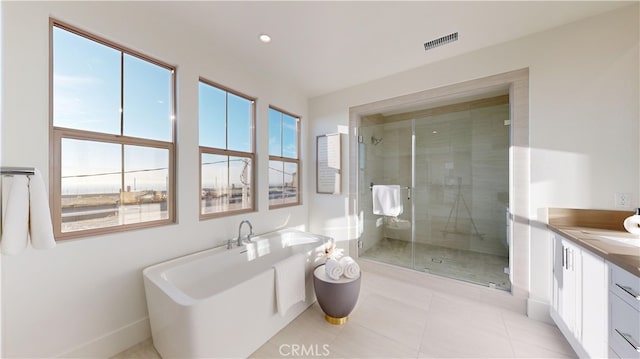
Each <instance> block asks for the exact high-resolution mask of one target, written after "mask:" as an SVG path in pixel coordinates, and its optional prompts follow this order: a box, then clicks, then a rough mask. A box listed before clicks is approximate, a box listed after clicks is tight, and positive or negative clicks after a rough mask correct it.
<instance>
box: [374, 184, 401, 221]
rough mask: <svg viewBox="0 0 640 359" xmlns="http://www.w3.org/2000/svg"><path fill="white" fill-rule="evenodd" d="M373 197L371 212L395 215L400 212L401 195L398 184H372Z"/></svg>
mask: <svg viewBox="0 0 640 359" xmlns="http://www.w3.org/2000/svg"><path fill="white" fill-rule="evenodd" d="M371 197H372V198H373V214H377V215H382V216H391V217H397V216H399V215H401V214H402V211H403V208H402V197H401V196H400V186H398V185H390V186H380V185H374V186H373V188H372V189H371Z"/></svg>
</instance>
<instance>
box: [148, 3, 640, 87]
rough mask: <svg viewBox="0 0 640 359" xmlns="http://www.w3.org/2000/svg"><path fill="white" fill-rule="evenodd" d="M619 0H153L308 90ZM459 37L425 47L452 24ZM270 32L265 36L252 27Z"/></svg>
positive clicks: (246, 61)
mask: <svg viewBox="0 0 640 359" xmlns="http://www.w3.org/2000/svg"><path fill="white" fill-rule="evenodd" d="M632 3H635V2H617V1H496V2H486V1H440V2H438V1H409V2H399V1H373V2H370V1H351V2H343V1H317V2H310V1H283V2H272V1H257V2H245V1H227V2H218V1H205V2H186V3H185V2H157V3H155V4H156V6H157V8H156V9H154V10H157V11H158V12H159V13H164V14H166V15H168V16H172V17H173V20H178V21H180V22H181V23H183V24H185V28H184V29H183V30H187V31H189V30H191V29H190V28H188V27H187V26H194V27H195V28H193V30H194V31H199V32H202V33H204V34H206V36H207V37H208V38H209V39H210V44H209V45H210V46H218V47H220V48H221V49H224V52H225V54H226V56H232V57H233V58H234V59H235V60H237V62H239V63H241V64H243V65H244V66H246V67H247V68H251V69H252V71H253V72H255V71H259V72H260V73H265V72H266V73H268V74H270V75H271V76H272V77H274V78H278V79H279V80H280V81H282V82H284V83H287V84H288V85H290V86H293V87H294V88H296V89H298V90H299V91H301V92H302V93H303V94H305V95H306V96H308V97H315V96H319V95H323V94H326V93H330V92H333V91H337V90H340V89H343V88H347V87H351V86H354V85H358V84H361V83H365V82H368V81H371V80H374V79H378V78H382V77H385V76H389V75H392V74H395V73H398V72H402V71H405V70H409V69H412V68H416V67H420V66H423V65H426V64H429V63H432V62H435V61H440V60H443V59H446V58H450V57H453V56H456V55H459V54H462V53H466V52H470V51H473V50H476V49H480V48H483V47H487V46H491V45H494V44H498V43H501V42H505V41H509V40H512V39H516V38H519V37H522V36H525V35H528V34H532V33H536V32H540V31H543V30H546V29H550V28H553V27H556V26H560V25H563V24H566V23H570V22H573V21H576V20H579V19H582V18H586V17H589V16H593V15H596V14H599V13H603V12H606V11H610V10H613V9H615V8H618V7H621V6H626V5H631V4H632ZM456 31H457V32H458V33H459V40H458V41H456V42H453V43H450V44H447V45H445V46H441V47H437V48H435V49H432V50H430V51H428V52H425V50H424V47H423V44H424V43H425V42H427V41H429V40H432V39H434V38H438V37H441V36H444V35H447V34H449V33H452V32H456ZM262 33H266V34H269V35H270V36H271V37H272V41H271V43H269V44H265V43H261V42H260V41H258V35H259V34H262Z"/></svg>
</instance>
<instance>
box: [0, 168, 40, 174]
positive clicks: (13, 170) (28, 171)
mask: <svg viewBox="0 0 640 359" xmlns="http://www.w3.org/2000/svg"><path fill="white" fill-rule="evenodd" d="M35 173H36V170H35V168H33V167H0V174H2V175H24V176H31V175H34V174H35Z"/></svg>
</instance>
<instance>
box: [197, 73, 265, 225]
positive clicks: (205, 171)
mask: <svg viewBox="0 0 640 359" xmlns="http://www.w3.org/2000/svg"><path fill="white" fill-rule="evenodd" d="M198 98H199V103H198V108H199V114H198V117H199V124H200V126H199V134H200V218H201V219H206V218H213V217H219V216H224V215H230V214H238V213H244V212H251V211H254V210H255V201H254V197H255V196H254V186H253V182H254V181H253V171H254V163H255V152H254V147H255V146H254V138H255V133H254V132H255V125H254V124H255V99H254V98H251V97H249V96H246V95H243V94H241V93H239V92H236V91H233V90H230V89H227V88H225V87H222V86H220V85H217V84H215V83H213V82H210V81H207V80H205V79H200V83H199V96H198Z"/></svg>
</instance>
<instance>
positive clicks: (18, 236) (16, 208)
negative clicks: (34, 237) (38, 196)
mask: <svg viewBox="0 0 640 359" xmlns="http://www.w3.org/2000/svg"><path fill="white" fill-rule="evenodd" d="M28 232H29V179H28V178H27V176H22V175H18V176H4V178H3V179H2V239H1V240H0V251H1V252H2V254H8V255H15V254H19V253H21V252H22V251H23V250H24V249H25V248H27V243H28V241H29V239H28Z"/></svg>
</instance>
